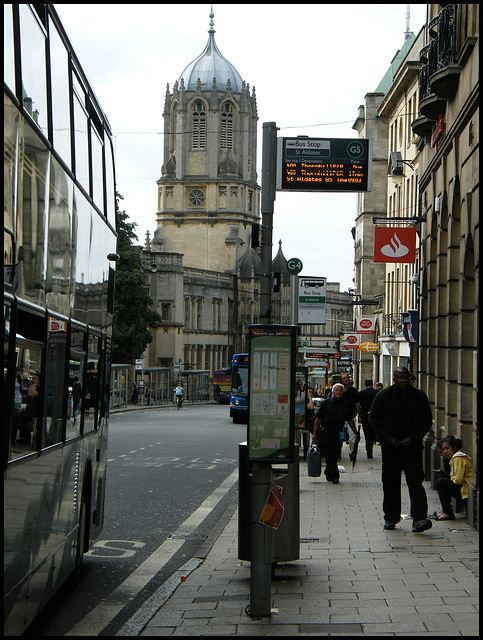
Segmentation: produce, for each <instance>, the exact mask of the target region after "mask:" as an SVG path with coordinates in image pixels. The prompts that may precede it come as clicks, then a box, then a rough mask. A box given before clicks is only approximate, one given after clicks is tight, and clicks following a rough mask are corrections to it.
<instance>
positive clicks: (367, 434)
mask: <svg viewBox="0 0 483 640" xmlns="http://www.w3.org/2000/svg"><path fill="white" fill-rule="evenodd" d="M364 386H365V389H364V391H359V403H360V406H361V421H362V430H363V431H364V439H365V441H366V453H367V457H368V458H369V459H372V452H373V448H374V442H375V440H376V438H375V435H374V429H373V428H372V427H371V425H370V424H369V411H370V410H371V406H372V402H373V400H374V398H375V396H376V393H377V389H374V387H373V386H372V380H364Z"/></svg>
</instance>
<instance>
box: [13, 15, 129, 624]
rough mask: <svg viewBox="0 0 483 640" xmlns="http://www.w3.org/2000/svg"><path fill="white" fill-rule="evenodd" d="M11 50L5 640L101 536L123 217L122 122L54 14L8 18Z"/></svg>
mask: <svg viewBox="0 0 483 640" xmlns="http://www.w3.org/2000/svg"><path fill="white" fill-rule="evenodd" d="M80 10H83V9H82V8H80ZM4 44H5V58H4V64H5V66H4V389H5V396H4V407H5V409H4V411H5V413H4V430H3V434H4V633H5V635H20V634H21V633H22V632H23V631H25V629H26V628H27V627H28V625H29V624H30V623H31V622H32V621H33V619H34V618H35V617H36V615H37V614H38V613H39V612H40V611H41V609H42V608H43V606H44V605H45V604H46V603H47V601H48V600H49V599H50V598H51V597H52V595H53V594H54V593H55V592H56V591H57V590H58V589H59V587H60V586H61V585H62V584H63V583H64V582H65V581H66V580H67V579H68V578H69V577H70V578H72V581H73V582H75V579H76V578H77V577H78V575H79V572H80V569H81V566H82V558H83V554H84V553H85V552H86V551H87V550H88V548H89V544H90V543H91V542H92V541H93V540H94V539H95V538H96V537H97V536H98V535H99V533H100V531H101V529H102V524H103V518H104V496H105V486H106V461H107V419H108V406H109V385H108V383H109V370H110V349H111V346H110V341H111V327H112V315H113V293H114V275H115V269H114V267H115V260H116V259H117V256H116V253H115V252H116V231H115V229H116V220H115V215H116V212H115V179H114V161H113V150H112V134H111V131H110V127H109V123H108V122H107V119H106V117H105V115H104V113H103V111H102V109H101V107H100V106H99V104H98V102H97V100H96V98H95V96H94V93H93V92H92V89H91V87H90V86H89V84H88V82H87V79H86V77H85V75H84V73H83V71H82V68H81V66H80V64H79V61H78V60H77V57H76V55H75V53H74V51H73V50H72V47H71V45H70V43H69V40H68V38H67V36H66V34H65V32H64V29H63V27H62V25H61V23H60V20H59V18H58V16H57V14H56V12H55V10H54V8H53V6H52V5H45V4H36V5H30V4H16V5H12V4H10V5H8V4H7V5H4Z"/></svg>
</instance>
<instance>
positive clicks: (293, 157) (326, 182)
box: [276, 136, 372, 193]
mask: <svg viewBox="0 0 483 640" xmlns="http://www.w3.org/2000/svg"><path fill="white" fill-rule="evenodd" d="M371 167H372V141H371V140H368V139H365V138H360V139H355V140H352V139H350V138H309V137H302V136H301V137H298V138H278V139H277V178H276V189H277V191H337V192H344V191H345V192H352V193H354V192H360V191H370V190H371Z"/></svg>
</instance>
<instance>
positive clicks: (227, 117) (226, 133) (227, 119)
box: [220, 102, 233, 149]
mask: <svg viewBox="0 0 483 640" xmlns="http://www.w3.org/2000/svg"><path fill="white" fill-rule="evenodd" d="M220 141H221V148H222V149H233V108H232V106H231V104H230V103H229V102H226V103H225V104H224V105H223V108H222V110H221V136H220Z"/></svg>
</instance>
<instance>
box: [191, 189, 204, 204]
mask: <svg viewBox="0 0 483 640" xmlns="http://www.w3.org/2000/svg"><path fill="white" fill-rule="evenodd" d="M188 198H189V204H190V207H202V206H204V204H205V194H204V193H203V191H202V190H201V189H192V190H191V191H190V193H189V196H188Z"/></svg>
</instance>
